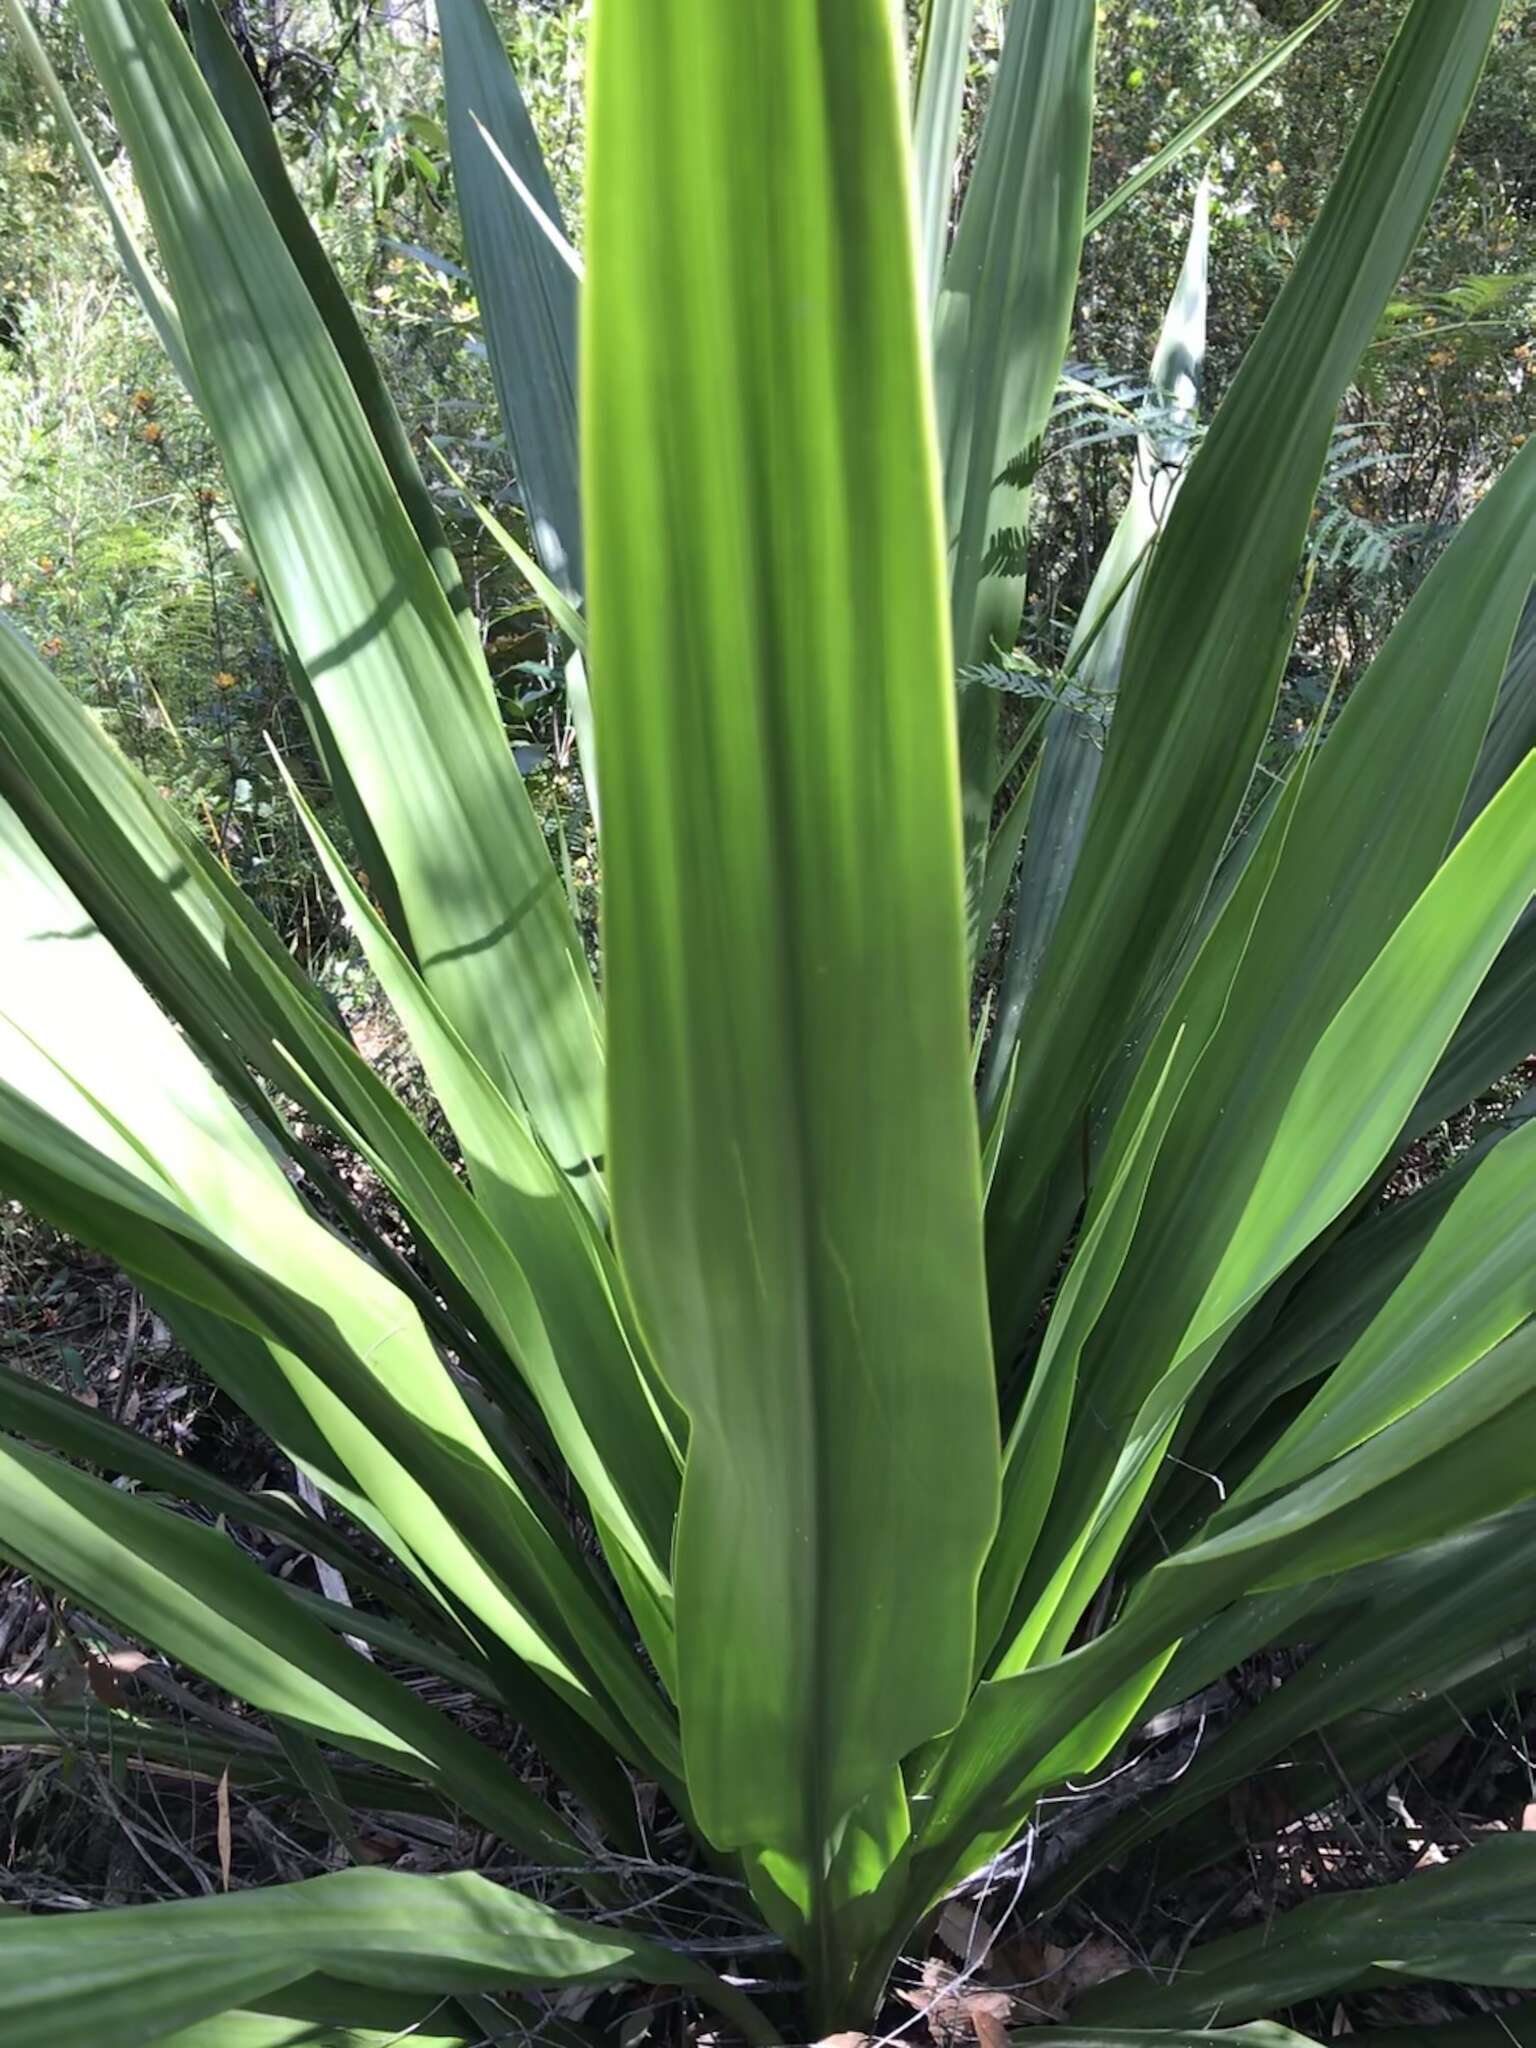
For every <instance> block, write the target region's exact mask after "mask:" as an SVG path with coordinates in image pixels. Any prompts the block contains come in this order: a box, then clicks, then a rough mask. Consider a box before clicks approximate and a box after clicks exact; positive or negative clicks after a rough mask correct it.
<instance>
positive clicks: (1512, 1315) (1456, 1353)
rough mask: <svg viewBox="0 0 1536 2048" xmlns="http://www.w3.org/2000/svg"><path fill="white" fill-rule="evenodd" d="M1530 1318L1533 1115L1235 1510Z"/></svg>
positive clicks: (1358, 1435) (1534, 1293) (1472, 1360)
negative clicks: (1531, 1120) (1531, 1121)
mask: <svg viewBox="0 0 1536 2048" xmlns="http://www.w3.org/2000/svg"><path fill="white" fill-rule="evenodd" d="M1532 1315H1536V1122H1533V1123H1529V1124H1527V1125H1526V1126H1525V1127H1524V1129H1523V1130H1520V1131H1517V1132H1515V1133H1514V1134H1513V1135H1512V1136H1510V1137H1509V1138H1507V1139H1506V1140H1505V1141H1504V1143H1503V1144H1500V1145H1496V1146H1494V1148H1493V1150H1492V1151H1491V1152H1490V1153H1489V1154H1488V1156H1487V1157H1486V1158H1485V1159H1484V1160H1483V1162H1482V1163H1481V1165H1480V1166H1479V1167H1478V1169H1477V1171H1476V1172H1475V1173H1474V1174H1472V1175H1471V1177H1470V1178H1469V1180H1468V1181H1467V1184H1466V1186H1465V1187H1464V1188H1463V1189H1462V1190H1461V1191H1460V1192H1459V1193H1458V1195H1457V1197H1456V1200H1455V1201H1454V1203H1453V1204H1452V1205H1451V1208H1450V1211H1449V1214H1448V1215H1447V1216H1446V1218H1445V1220H1444V1221H1443V1222H1442V1223H1441V1225H1440V1227H1439V1229H1438V1230H1437V1231H1436V1232H1435V1233H1434V1235H1433V1237H1431V1239H1430V1240H1429V1243H1428V1245H1427V1246H1426V1247H1425V1248H1424V1250H1423V1252H1422V1253H1421V1254H1420V1256H1419V1258H1418V1259H1417V1261H1416V1262H1415V1264H1414V1265H1413V1267H1412V1268H1411V1269H1410V1271H1409V1272H1408V1274H1407V1276H1406V1278H1405V1279H1404V1280H1403V1282H1402V1284H1401V1286H1399V1287H1398V1288H1397V1289H1396V1291H1395V1292H1394V1293H1393V1294H1392V1296H1391V1297H1390V1299H1389V1300H1388V1301H1387V1303H1386V1305H1385V1306H1384V1307H1383V1308H1382V1310H1381V1312H1380V1314H1378V1315H1377V1316H1376V1317H1375V1319H1374V1321H1373V1322H1372V1323H1371V1324H1370V1326H1369V1328H1368V1329H1367V1330H1366V1331H1365V1332H1364V1334H1363V1335H1362V1336H1361V1337H1360V1339H1359V1341H1358V1342H1357V1343H1356V1344H1355V1345H1354V1346H1353V1347H1352V1349H1351V1350H1350V1351H1349V1352H1348V1354H1347V1355H1346V1356H1345V1358H1344V1359H1343V1361H1342V1362H1341V1363H1340V1364H1339V1365H1338V1366H1337V1367H1336V1368H1335V1370H1334V1371H1333V1372H1331V1373H1330V1374H1329V1376H1328V1378H1327V1380H1326V1381H1325V1383H1324V1384H1323V1386H1322V1387H1321V1388H1319V1390H1318V1391H1317V1393H1316V1394H1315V1395H1314V1396H1313V1397H1312V1400H1311V1401H1310V1402H1309V1403H1308V1404H1307V1406H1306V1408H1304V1409H1303V1411H1302V1412H1301V1414H1300V1415H1298V1416H1297V1418H1296V1420H1295V1421H1294V1422H1293V1423H1292V1424H1291V1426H1290V1428H1289V1429H1288V1430H1287V1431H1286V1432H1285V1434H1284V1436H1282V1437H1281V1439H1280V1441H1279V1442H1278V1443H1277V1444H1276V1445H1275V1446H1274V1448H1273V1449H1272V1450H1271V1451H1270V1452H1269V1453H1268V1455H1267V1456H1266V1457H1264V1458H1263V1459H1261V1460H1260V1462H1259V1464H1258V1466H1257V1467H1256V1468H1255V1469H1254V1470H1253V1471H1252V1472H1251V1473H1249V1475H1248V1477H1247V1478H1246V1479H1245V1480H1244V1482H1243V1484H1242V1486H1241V1487H1240V1488H1239V1489H1238V1491H1237V1492H1236V1493H1235V1494H1234V1495H1233V1498H1232V1502H1231V1503H1230V1505H1231V1506H1233V1507H1236V1506H1237V1505H1239V1504H1240V1503H1244V1502H1247V1501H1252V1500H1257V1499H1262V1498H1263V1497H1264V1496H1265V1495H1266V1494H1270V1493H1275V1492H1278V1491H1279V1490H1280V1489H1281V1488H1283V1487H1286V1486H1290V1485H1293V1484H1295V1483H1296V1482H1297V1481H1298V1480H1300V1479H1304V1478H1307V1477H1308V1476H1310V1474H1311V1473H1313V1472H1316V1471H1318V1470H1320V1469H1321V1468H1322V1466H1323V1465H1324V1464H1326V1463H1328V1462H1329V1461H1330V1460H1331V1459H1333V1458H1336V1457H1339V1456H1342V1454H1343V1453H1344V1452H1345V1451H1348V1450H1352V1449H1353V1448H1354V1446H1355V1445H1356V1444H1357V1443H1363V1442H1364V1441H1365V1439H1366V1438H1367V1437H1368V1436H1371V1435H1374V1434H1375V1432H1376V1431H1377V1430H1379V1429H1384V1428H1385V1427H1386V1426H1387V1425H1388V1424H1389V1423H1391V1422H1394V1421H1395V1420H1396V1419H1397V1417H1398V1416H1399V1415H1402V1414H1405V1413H1406V1412H1407V1410H1408V1409H1410V1408H1411V1407H1413V1406H1415V1405H1416V1404H1417V1403H1418V1402H1419V1401H1422V1400H1425V1399H1427V1398H1428V1396H1429V1395H1430V1394H1431V1393H1434V1392H1436V1391H1437V1390H1438V1389H1439V1388H1441V1387H1443V1386H1447V1385H1449V1384H1450V1383H1451V1382H1452V1381H1453V1380H1454V1379H1455V1378H1456V1377H1457V1375H1458V1374H1459V1373H1461V1372H1464V1371H1465V1370H1466V1369H1467V1367H1468V1366H1471V1365H1474V1364H1476V1362H1477V1360H1478V1359H1479V1358H1481V1357H1483V1356H1484V1355H1485V1353H1487V1352H1489V1351H1491V1350H1492V1349H1493V1347H1494V1345H1495V1344H1497V1343H1499V1342H1500V1341H1501V1340H1502V1339H1503V1338H1504V1337H1507V1336H1508V1335H1509V1333H1510V1331H1511V1330H1514V1329H1517V1328H1518V1327H1519V1326H1520V1324H1521V1323H1523V1322H1525V1321H1526V1320H1527V1318H1528V1317H1530V1316H1532Z"/></svg>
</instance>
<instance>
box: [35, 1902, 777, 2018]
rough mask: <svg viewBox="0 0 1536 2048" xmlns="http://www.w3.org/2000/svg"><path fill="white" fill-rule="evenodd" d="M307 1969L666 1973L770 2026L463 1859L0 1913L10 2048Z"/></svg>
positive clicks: (432, 1985)
mask: <svg viewBox="0 0 1536 2048" xmlns="http://www.w3.org/2000/svg"><path fill="white" fill-rule="evenodd" d="M316 1976H324V1977H329V1978H334V1979H339V1980H342V1981H344V1982H345V1983H346V1984H348V1985H361V1986H364V1987H368V1988H371V1989H374V1990H379V1991H387V1992H415V1993H425V1994H429V1995H430V1996H432V1997H434V1998H441V1997H442V1996H444V1995H445V1994H448V1995H451V1994H453V1993H455V1992H474V1991H487V1992H494V1991H499V1990H502V1989H504V1988H505V1987H506V1986H507V1985H509V1984H527V1985H565V1984H607V1983H612V1982H614V1981H615V1980H621V1979H629V1980H632V1981H639V1982H641V1983H649V1984H675V1985H678V1986H681V1987H683V1988H685V1989H690V1990H694V1991H697V1992H699V1993H701V1994H702V1995H703V1996H704V1997H705V1998H706V1999H708V2000H709V2001H710V2002H711V2003H714V2004H715V2005H717V2006H718V2007H719V2008H721V2009H722V2010H724V2011H725V2012H726V2013H728V2014H729V2016H730V2018H731V2019H732V2020H733V2021H734V2023H735V2024H736V2025H738V2026H740V2027H742V2028H743V2030H744V2031H745V2032H746V2034H747V2037H748V2039H749V2040H751V2041H754V2042H758V2043H764V2042H770V2041H772V2040H773V2039H774V2038H775V2036H774V2035H773V2032H772V2029H771V2028H769V2027H768V2026H767V2023H766V2022H765V2021H764V2020H763V2019H762V2017H761V2016H760V2015H759V2014H758V2013H757V2012H756V2009H755V2008H754V2007H753V2006H752V2004H751V2002H750V2000H748V1999H746V1998H744V1997H743V1996H742V1994H741V1993H740V1992H736V1991H732V1990H731V1989H730V1987H728V1986H727V1985H724V1984H722V1983H721V1982H720V1980H719V1979H718V1978H717V1977H715V1976H714V1975H713V1973H712V1972H711V1971H709V1970H708V1969H706V1968H705V1967H704V1965H703V1964H701V1963H696V1962H693V1961H691V1960H690V1959H689V1958H688V1957H686V1956H681V1955H677V1954H674V1953H673V1952H672V1951H671V1950H670V1949H665V1948H661V1947H659V1946H658V1945H657V1944H656V1943H655V1942H651V1941H647V1940H645V1939H643V1938H642V1937H641V1936H639V1935H633V1934H627V1933H624V1932H623V1931H622V1930H620V1929H618V1928H614V1927H596V1926H584V1925H583V1924H582V1923H581V1922H580V1921H577V1920H572V1919H569V1918H567V1917H566V1916H565V1915H564V1914H561V1913H556V1912H553V1911H552V1910H551V1909H550V1908H549V1907H548V1906H544V1905H540V1904H539V1903H538V1902H537V1901H536V1900H534V1899H528V1898H523V1897H521V1896H519V1894H518V1893H516V1892H511V1891H507V1890H506V1889H505V1888H504V1887H503V1886H501V1885H496V1884H492V1883H491V1882H490V1881H489V1880H488V1879H486V1878H483V1877H479V1876H477V1875H475V1874H474V1873H473V1872H470V1871H464V1872H460V1873H458V1874H456V1875H453V1876H448V1877H415V1876H411V1875H407V1874H405V1873H402V1872H399V1871H391V1870H342V1871H336V1872H334V1873H333V1874H332V1875H330V1876H328V1877H316V1878H310V1879H308V1880H306V1881H305V1882H303V1883H300V1884H287V1885H273V1886H269V1887H267V1888H266V1889H264V1890H261V1891H253V1892H232V1893H229V1894H227V1895H226V1896H224V1897H219V1898H206V1899H191V1900H178V1901H174V1902H171V1903H168V1904H164V1903H163V1904H159V1905H154V1906H120V1907H114V1908H112V1909H110V1910H108V1911H105V1912H96V1913H66V1914H61V1915H56V1916H49V1917H45V1916H42V1915H33V1914H27V1915H19V1916H17V1917H15V1918H11V1917H7V1918H6V1919H5V1920H4V1922H3V1924H0V2001H3V2004H4V2007H5V2013H6V2024H7V2028H8V2037H7V2039H8V2048H9V2044H10V2043H14V2048H97V2043H99V2042H100V2041H101V2040H102V2039H103V2038H104V2037H105V2036H106V2035H107V2034H109V2033H110V2035H111V2037H112V2039H113V2040H114V2041H116V2042H118V2043H120V2044H122V2048H137V2044H139V2043H150V2042H156V2041H160V2040H162V2039H163V2038H164V2037H165V2035H166V2034H167V2033H171V2034H172V2035H173V2037H174V2035H175V2030H176V2029H178V2028H184V2027H192V2026H195V2024H196V2023H197V2022H198V2021H199V2020H204V2019H211V2018H213V2017H214V2016H216V2015H217V2014H219V2013H221V2012H224V2011H225V2010H226V2009H227V2008H228V2007H230V2006H232V2005H238V2004H244V2003H246V2002H248V2001H249V2000H250V1999H252V1998H253V1997H257V1996H260V1995H262V1994H264V1993H273V1992H278V1991H281V1990H282V1989H283V1988H284V1987H286V1986H288V1985H299V1984H302V1983H303V1982H304V1980H305V1979H307V1978H311V1977H316ZM359 2002H360V2003H361V2004H363V2005H364V2006H365V2008H366V2005H367V2003H368V2001H366V2000H360V2001H359ZM238 2038H239V2036H238V2035H237V2036H236V2039H237V2040H238ZM259 2038H260V2037H259V2036H258V2039H259ZM302 2038H303V2036H302V2035H300V2036H290V2039H295V2040H297V2039H302ZM431 2038H432V2036H431V2035H430V2034H429V2035H428V2039H431ZM276 2039H277V2041H281V2040H282V2036H281V2035H278V2036H277V2037H276Z"/></svg>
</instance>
